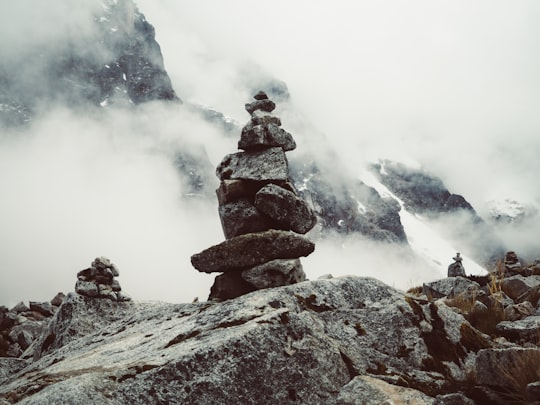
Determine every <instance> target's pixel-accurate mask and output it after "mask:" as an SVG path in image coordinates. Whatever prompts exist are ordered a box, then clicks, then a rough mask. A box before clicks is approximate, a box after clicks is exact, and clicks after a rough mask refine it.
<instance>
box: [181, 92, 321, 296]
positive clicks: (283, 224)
mask: <svg viewBox="0 0 540 405" xmlns="http://www.w3.org/2000/svg"><path fill="white" fill-rule="evenodd" d="M254 98H255V101H254V102H252V103H248V104H246V106H245V107H246V110H247V112H248V113H249V114H250V115H251V119H250V121H249V122H248V123H247V124H246V125H245V126H244V128H243V129H242V133H241V137H240V140H239V142H238V149H241V150H243V151H242V152H238V153H235V154H231V155H227V156H225V157H224V158H223V160H222V161H221V163H220V164H219V166H218V167H217V169H216V174H217V176H218V178H219V179H220V181H221V183H220V186H219V188H218V189H217V190H216V193H217V198H218V202H219V216H220V219H221V225H222V228H223V233H224V234H225V238H226V239H227V240H226V241H225V242H223V243H221V244H219V245H215V246H212V247H210V248H208V249H206V250H204V251H202V252H200V253H197V254H194V255H193V256H192V257H191V263H192V264H193V266H194V267H195V268H196V269H197V270H199V271H202V272H206V273H210V272H223V274H222V275H220V276H217V277H216V280H215V282H214V285H213V286H212V288H211V290H210V297H209V298H210V299H214V300H224V299H230V298H235V297H237V296H239V295H242V294H245V293H247V292H251V291H254V290H257V289H261V288H269V287H279V286H284V285H289V284H294V283H297V282H300V281H303V280H305V274H304V271H303V269H302V265H301V263H300V259H299V257H301V256H307V255H309V254H310V253H311V252H313V250H314V248H315V246H314V244H313V243H312V242H311V241H309V240H308V239H307V238H305V237H303V236H301V234H305V233H306V232H308V231H309V230H310V229H312V228H313V227H314V226H315V223H316V217H315V214H314V213H313V211H312V210H311V208H310V207H309V206H308V205H307V204H306V202H305V201H304V200H302V199H301V198H299V197H298V196H297V193H296V190H295V189H294V186H293V185H292V184H291V183H290V179H289V169H288V162H287V158H286V156H285V152H286V151H290V150H293V149H295V148H296V143H295V141H294V139H293V137H292V136H291V134H289V133H288V132H286V131H284V130H283V129H281V128H280V127H281V120H280V119H279V118H278V117H276V116H274V115H272V111H274V109H275V108H276V105H275V103H274V102H273V101H272V100H270V99H269V98H268V96H267V95H266V93H265V92H263V91H259V92H258V93H257V94H256V95H255V96H254Z"/></svg>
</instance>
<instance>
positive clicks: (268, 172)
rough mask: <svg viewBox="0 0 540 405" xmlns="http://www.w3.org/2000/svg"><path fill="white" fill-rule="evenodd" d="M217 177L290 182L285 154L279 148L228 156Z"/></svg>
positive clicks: (221, 178) (218, 170)
mask: <svg viewBox="0 0 540 405" xmlns="http://www.w3.org/2000/svg"><path fill="white" fill-rule="evenodd" d="M216 175H217V176H218V178H219V179H220V180H229V179H232V180H234V179H240V180H254V181H288V180H289V169H288V163H287V158H286V157H285V152H284V151H283V149H282V148H279V147H277V148H268V149H263V150H259V151H246V152H237V153H233V154H230V155H227V156H225V157H224V158H223V160H222V161H221V163H220V164H219V165H218V167H217V169H216Z"/></svg>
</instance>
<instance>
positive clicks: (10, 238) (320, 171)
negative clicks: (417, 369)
mask: <svg viewBox="0 0 540 405" xmlns="http://www.w3.org/2000/svg"><path fill="white" fill-rule="evenodd" d="M139 3H140V2H139ZM81 4H82V6H81V9H80V10H78V12H77V18H76V21H77V22H78V26H77V27H74V26H73V25H71V24H64V23H63V22H61V21H60V22H59V23H58V25H59V26H60V27H59V28H58V30H57V31H54V30H53V31H54V32H53V33H51V34H50V35H49V36H47V37H43V38H39V37H38V36H37V35H36V36H34V37H31V38H29V39H28V40H27V41H25V40H24V38H19V40H20V49H18V50H14V49H9V50H8V49H4V50H3V53H4V56H5V57H4V58H2V62H0V83H2V86H1V87H0V126H1V128H2V136H1V139H0V142H2V146H3V149H4V152H3V157H4V158H5V159H4V163H3V166H2V171H3V174H2V176H1V177H0V182H1V186H2V188H3V189H4V190H6V193H7V194H6V195H7V198H4V202H3V206H2V218H3V220H4V223H6V226H5V227H4V228H3V229H2V230H1V231H0V232H1V240H2V247H1V249H2V250H1V252H2V256H3V257H5V258H6V259H5V260H6V262H7V265H8V266H7V267H9V269H8V270H4V271H5V272H6V274H4V275H3V278H4V279H5V278H6V277H8V278H9V279H11V280H14V279H16V278H17V276H16V275H17V274H21V275H23V276H22V277H23V278H24V279H25V283H24V285H25V288H30V289H32V287H30V284H31V283H32V282H35V283H36V284H38V285H40V286H42V287H41V288H43V289H48V291H47V292H46V293H44V294H45V295H46V296H47V297H48V296H49V295H51V291H50V289H51V288H55V289H56V288H62V287H61V286H59V287H54V286H53V285H52V284H53V283H52V281H53V280H55V279H57V278H58V276H57V274H58V273H59V272H65V273H68V274H71V273H72V272H73V266H77V263H78V262H81V263H84V262H86V261H87V257H88V256H90V257H93V256H96V255H101V254H106V255H109V256H111V257H112V258H113V260H116V261H118V260H119V259H120V262H122V261H123V260H125V263H126V265H122V266H121V267H122V268H126V267H127V268H129V269H130V270H128V274H126V277H128V278H129V277H132V278H131V279H129V280H130V281H126V282H124V284H125V286H126V290H127V291H131V292H132V294H133V295H137V294H142V295H144V297H143V298H151V297H154V298H158V299H159V298H167V299H169V300H172V298H171V297H172V296H174V294H175V293H174V291H175V288H176V289H177V290H176V291H178V289H179V288H180V287H179V286H175V285H174V284H184V283H186V285H187V284H189V283H187V282H183V281H179V280H185V279H186V278H188V279H189V278H190V276H189V275H187V274H188V273H189V271H190V270H189V261H188V257H189V256H188V255H189V253H190V249H191V252H194V251H196V250H197V249H199V246H205V245H206V244H207V241H211V242H213V243H215V242H217V241H219V240H220V238H221V233H220V232H221V231H220V230H219V228H218V226H217V223H218V221H216V213H215V205H216V203H215V197H214V190H215V188H216V185H217V179H216V178H215V176H214V169H215V166H216V164H217V163H218V162H219V159H220V158H221V156H223V155H224V154H225V153H230V152H233V151H234V149H235V148H236V140H237V138H238V136H239V131H240V128H241V126H242V123H241V120H244V119H247V115H246V116H241V115H237V114H235V113H234V112H235V111H237V110H241V108H242V105H241V104H240V103H237V104H240V105H236V106H235V107H231V108H230V109H229V110H228V111H220V109H219V108H216V107H215V106H214V105H212V104H213V101H214V100H215V99H214V98H211V97H210V98H209V100H205V99H204V98H202V97H199V98H198V99H195V98H194V97H192V94H193V88H194V87H196V86H198V85H199V86H200V87H201V89H204V88H206V87H207V86H209V85H210V86H215V85H216V84H215V83H213V82H212V80H211V78H210V77H208V80H209V83H206V82H204V81H201V82H197V83H191V88H190V89H189V91H188V93H189V96H188V97H184V95H183V92H182V88H179V87H177V85H176V84H175V82H174V79H171V77H173V78H174V77H176V76H178V75H179V74H181V72H176V71H175V73H174V75H169V73H168V72H167V70H166V68H165V66H166V65H167V57H166V56H165V58H164V57H163V55H162V53H161V48H160V45H159V44H158V42H157V41H156V37H155V29H154V26H153V25H152V24H150V22H149V21H147V19H146V17H145V15H144V14H143V13H142V12H141V11H140V10H139V9H138V8H137V6H136V5H135V3H134V2H132V1H130V0H115V1H113V0H107V1H101V2H96V1H88V2H82V3H81ZM62 7H69V5H68V3H66V4H63V5H62ZM39 10H40V9H39V8H38V9H36V13H37V11H39ZM15 11H16V10H15ZM15 11H13V10H12V12H13V15H16V13H15ZM49 11H50V10H49ZM142 11H144V10H142ZM44 18H45V17H44ZM30 22H32V23H34V22H35V21H34V20H32V19H31V21H30ZM49 23H50V22H49ZM45 25H47V24H45ZM159 29H160V27H159V26H158V27H157V31H158V37H159ZM15 31H16V30H15V28H13V32H15ZM36 32H37V31H36ZM182 32H183V31H182ZM193 40H194V41H195V42H196V40H195V39H193ZM185 43H186V39H185V38H184V39H183V41H182V44H185ZM193 46H194V45H193ZM199 51H200V50H199ZM199 51H198V52H199ZM206 57H208V58H214V59H213V63H215V64H216V65H219V63H220V61H219V57H218V56H213V55H206ZM191 69H192V67H190V66H187V65H186V66H185V70H186V76H190V75H191V76H192V77H197V76H196V75H195V74H194V73H192V72H190V70H191ZM242 72H243V73H245V74H243V75H242V77H241V78H239V77H237V76H234V77H232V78H231V80H233V81H235V83H234V86H232V88H233V90H231V92H230V93H229V96H230V99H231V102H233V101H234V102H236V101H237V100H242V102H249V101H250V97H251V96H252V95H253V94H254V93H255V92H256V91H258V90H264V91H265V92H267V94H268V95H269V96H270V98H272V99H273V100H274V101H276V103H277V104H278V110H277V112H278V114H280V115H281V117H282V121H283V126H284V127H285V128H286V129H288V130H289V131H290V132H292V133H293V135H295V136H297V139H298V140H299V142H298V144H299V146H298V151H297V152H295V154H293V155H292V156H291V158H290V162H289V163H290V170H291V176H292V180H293V182H294V184H295V186H296V188H297V189H298V191H299V192H300V194H301V195H302V196H303V197H304V198H305V199H306V200H308V201H309V203H310V204H311V205H312V207H313V208H314V210H315V211H316V213H317V215H318V217H319V224H318V226H317V227H316V228H315V229H314V230H313V231H311V233H310V236H311V237H312V238H313V239H315V240H316V241H317V243H318V246H319V251H320V256H319V257H317V255H314V256H313V258H309V259H307V260H306V266H305V267H306V271H307V273H308V277H310V276H311V277H316V276H318V275H322V274H324V273H335V274H340V273H344V274H349V273H353V274H358V275H376V276H378V277H379V278H381V279H382V280H383V281H385V282H388V283H391V284H393V285H395V286H397V287H399V288H407V287H411V286H413V285H416V284H418V283H420V282H421V281H426V280H430V279H435V278H438V277H440V276H444V275H445V273H446V268H447V266H448V265H449V264H450V263H451V258H452V256H453V255H454V254H455V253H456V252H461V253H462V254H463V256H464V258H465V262H464V265H465V268H466V270H467V271H468V272H470V273H476V274H477V273H482V272H484V271H485V270H486V269H489V268H490V266H493V265H494V264H495V262H496V260H497V259H499V258H500V257H501V256H502V255H503V254H504V252H505V251H506V250H516V251H517V252H518V254H520V255H523V258H524V259H525V260H532V259H534V258H535V256H534V255H535V254H536V252H535V251H534V249H533V248H531V243H530V241H529V242H526V243H525V242H524V243H523V245H521V241H518V240H516V242H515V243H511V244H509V243H508V242H509V240H508V238H505V237H504V236H505V234H504V233H501V230H502V231H504V232H508V223H504V224H503V225H504V226H502V225H501V221H499V222H497V221H492V220H491V219H492V218H491V217H490V215H492V216H493V217H495V218H499V219H500V218H502V217H505V216H508V217H509V218H510V216H511V215H513V214H511V213H508V214H503V213H501V212H502V210H501V209H500V208H498V209H496V208H494V207H493V206H492V207H493V208H492V209H491V211H488V210H484V209H483V208H482V209H480V210H478V211H477V210H476V209H475V207H474V206H473V204H472V203H471V202H469V201H468V196H467V195H459V194H456V193H455V192H454V190H452V189H451V188H450V187H449V186H447V185H446V184H445V182H443V180H441V178H440V177H439V176H438V173H444V172H443V171H441V170H440V166H435V167H434V168H433V171H432V168H431V167H430V166H429V165H426V164H420V165H418V163H417V162H415V159H409V156H406V155H403V156H402V160H401V161H400V160H399V159H393V160H387V159H384V158H385V156H380V157H381V158H382V159H380V160H379V159H371V160H370V161H365V159H364V158H362V159H358V162H356V163H354V160H353V161H352V162H353V164H351V159H350V157H349V156H348V154H349V153H350V154H353V155H354V154H355V153H361V150H358V151H357V150H356V148H357V146H356V144H355V142H351V144H350V150H349V151H344V149H347V148H348V145H343V142H342V141H341V139H342V138H341V137H340V138H339V139H340V141H338V142H334V139H333V137H334V134H333V133H329V132H328V131H327V128H324V129H319V128H317V122H318V120H317V119H314V120H313V122H312V121H310V119H311V118H312V117H310V116H306V115H305V114H304V112H303V110H302V108H301V107H300V106H299V105H298V103H297V102H296V100H295V91H294V87H292V88H289V87H288V86H287V84H286V83H285V82H284V81H282V80H280V79H279V78H278V76H279V74H280V72H275V73H274V72H269V70H267V69H262V68H260V67H259V66H257V65H255V64H246V65H245V66H244V68H243V70H242ZM231 76H233V75H232V74H231ZM220 77H221V76H220ZM182 83H183V85H184V86H185V83H184V82H182ZM313 85H314V87H316V86H317V84H316V83H314V84H313ZM185 87H186V86H185ZM228 88H229V87H228ZM234 89H236V90H234ZM234 91H236V92H234ZM204 94H205V91H201V92H200V93H199V95H204ZM181 99H182V100H183V102H182V101H181ZM327 101H328V108H329V109H330V108H331V105H332V104H333V103H335V102H336V100H330V99H329V100H327ZM390 115H391V114H390ZM339 128H340V127H339V125H338V123H337V122H336V131H339V130H340V129H339ZM411 161H412V162H413V163H411V164H409V163H410V162H411ZM403 162H407V164H404V163H403ZM464 181H466V179H464ZM486 181H491V180H490V179H486ZM452 187H459V184H457V183H456V181H455V179H453V181H452ZM531 187H532V186H531ZM464 189H466V188H464ZM509 197H510V196H509ZM475 200H476V201H478V200H477V198H476V197H475ZM519 204H520V203H513V205H514V207H515V206H518V205H519ZM520 206H521V205H520ZM17 207H18V210H17ZM518 211H519V212H518ZM518 211H516V210H514V212H515V213H516V215H513V216H512V218H514V217H515V218H517V217H523V218H528V219H524V220H523V221H521V223H518V222H519V221H509V222H511V223H512V226H513V228H512V232H513V233H516V232H518V231H519V230H520V229H522V228H520V227H528V226H529V225H530V224H534V223H535V222H536V221H537V219H538V215H537V211H535V209H534V204H533V205H532V206H531V208H530V209H528V210H527V215H525V214H524V212H525V211H524V210H521V211H520V210H518ZM490 213H491V214H490ZM522 213H523V214H522ZM128 214H129V215H128ZM486 214H487V215H486ZM101 221H102V222H103V223H102V224H101V225H98V224H97V223H99V222H101ZM502 222H504V221H502ZM506 222H508V221H506ZM210 223H212V224H211V225H210ZM501 226H502V227H501ZM154 227H155V228H154ZM78 239H79V240H78ZM85 245H86V246H85ZM173 246H177V247H178V249H179V251H174V252H172V251H173V250H174V247H173ZM522 246H523V250H521V247H522ZM146 247H147V249H148V250H147V254H146V255H145V254H144V253H143V251H144V249H146ZM96 249H105V250H107V252H102V251H98V252H96V251H95V250H96ZM36 251H38V252H41V255H40V258H39V259H38V258H37V257H28V253H27V252H36ZM83 255H85V256H84V259H82V258H81V257H82V256H83ZM30 256H32V255H30ZM130 256H131V259H129V260H128V259H127V258H128V257H130ZM62 257H66V260H65V264H63V265H61V266H60V267H61V269H62V270H60V269H59V268H56V269H55V267H57V263H55V262H56V260H53V258H56V259H59V258H62ZM61 261H62V260H61ZM310 266H311V271H310ZM67 267H70V268H69V270H68V269H67ZM381 267H385V270H384V272H383V273H381V271H380V269H381ZM43 269H45V272H46V273H49V274H50V275H51V276H50V277H44V276H35V275H33V274H34V273H35V272H39V271H43ZM149 271H150V272H151V274H152V275H150V276H147V275H146V274H147V273H148V272H149ZM175 272H177V273H178V274H176V273H175ZM172 273H175V274H174V276H171V274H172ZM168 277H177V279H174V280H175V281H174V282H173V283H170V282H168V280H169V278H168ZM145 278H149V279H151V281H150V282H149V283H148V284H146V285H145V281H144V280H145ZM32 280H35V281H32ZM130 282H131V285H130ZM14 283H15V285H18V286H20V285H22V284H21V283H17V282H16V281H14ZM193 284H194V285H196V286H197V287H196V288H190V287H188V286H186V287H183V288H184V290H181V291H179V292H178V295H177V296H178V300H180V301H182V300H186V299H189V298H188V295H191V294H193V295H199V294H204V290H205V288H207V284H208V282H207V281H206V280H203V281H201V280H198V281H194V282H193ZM2 285H3V286H7V284H6V283H2ZM165 285H167V286H165ZM130 287H131V288H130ZM21 288H22V287H21ZM21 288H16V289H15V291H17V294H18V295H21V294H22V295H25V294H26V293H22V292H21V290H20V289H21ZM65 289H66V290H69V287H66V288H65ZM10 290H13V289H10ZM158 291H159V292H158ZM164 291H166V292H164ZM153 294H158V296H153ZM2 296H3V297H6V298H5V299H6V300H8V301H10V300H17V299H20V298H22V297H18V298H17V297H15V296H14V295H13V293H12V292H8V289H7V288H5V289H4V288H3V290H2Z"/></svg>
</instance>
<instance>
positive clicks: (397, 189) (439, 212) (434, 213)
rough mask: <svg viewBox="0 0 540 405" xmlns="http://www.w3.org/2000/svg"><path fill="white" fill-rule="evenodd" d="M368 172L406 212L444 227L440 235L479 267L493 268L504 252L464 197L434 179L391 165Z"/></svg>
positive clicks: (385, 163) (378, 166) (409, 169)
mask: <svg viewBox="0 0 540 405" xmlns="http://www.w3.org/2000/svg"><path fill="white" fill-rule="evenodd" d="M371 169H372V171H373V173H374V174H375V175H376V176H377V177H378V179H379V181H380V182H381V183H382V184H384V185H385V186H386V187H388V189H389V190H390V191H391V192H392V193H394V194H395V195H396V196H397V197H398V198H400V199H401V200H402V201H403V203H404V205H405V208H406V209H407V210H408V211H410V212H412V213H416V214H421V215H424V216H426V217H427V218H430V219H432V220H434V221H438V222H442V223H443V224H445V226H443V227H442V231H443V234H444V235H445V236H446V237H448V238H449V239H450V240H453V241H454V242H455V245H456V246H460V248H462V249H463V251H466V252H467V254H469V255H470V256H472V257H473V258H475V259H476V260H477V261H478V262H479V263H482V264H484V265H488V266H493V265H494V264H495V263H496V260H497V258H498V257H501V256H502V255H503V254H504V252H505V251H506V250H508V249H507V248H506V246H504V244H503V242H502V241H501V240H500V239H499V238H498V237H497V236H496V235H495V232H494V229H493V228H492V227H491V226H490V225H489V224H488V223H486V222H485V221H484V220H483V219H482V218H481V217H480V216H479V215H478V214H477V213H476V211H475V210H474V208H473V207H472V205H471V204H470V203H469V202H468V201H467V200H466V199H465V197H463V196H461V195H459V194H453V193H451V192H450V191H449V190H448V189H447V188H446V186H445V185H444V183H443V182H442V180H441V179H439V178H438V177H436V176H434V175H432V174H430V173H428V172H426V171H424V170H417V169H413V168H411V167H407V166H405V165H403V164H401V163H398V162H391V161H384V162H380V163H377V164H373V165H372V167H371Z"/></svg>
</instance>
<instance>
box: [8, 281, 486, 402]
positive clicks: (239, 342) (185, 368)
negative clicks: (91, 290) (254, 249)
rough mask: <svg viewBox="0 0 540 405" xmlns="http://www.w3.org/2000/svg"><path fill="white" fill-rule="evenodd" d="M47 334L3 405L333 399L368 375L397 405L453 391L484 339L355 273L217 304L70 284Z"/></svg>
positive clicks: (451, 316)
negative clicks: (128, 296)
mask: <svg viewBox="0 0 540 405" xmlns="http://www.w3.org/2000/svg"><path fill="white" fill-rule="evenodd" d="M45 335H46V336H45V338H44V340H43V344H42V345H40V349H42V350H41V351H40V352H39V355H38V356H37V357H36V360H35V361H34V362H33V363H32V364H29V365H27V366H26V368H25V369H24V370H21V371H20V372H19V373H18V374H14V375H10V376H8V377H7V379H5V380H4V381H3V382H2V384H0V403H2V401H8V400H9V402H10V403H21V404H24V405H29V404H46V403H47V404H48V403H51V404H52V403H69V404H76V405H77V404H81V405H82V404H87V403H103V404H118V405H120V404H127V403H154V404H158V403H161V404H164V403H183V404H224V403H241V404H247V405H249V404H260V403H268V404H285V403H292V402H295V403H298V404H328V405H335V404H337V403H338V397H339V396H340V395H341V399H342V400H345V395H346V391H349V392H352V393H353V395H354V392H355V391H357V390H358V389H359V388H361V386H363V384H364V383H367V384H368V385H369V387H371V388H370V389H371V390H373V391H377V392H379V393H380V394H381V395H385V396H388V397H390V398H391V399H392V401H394V403H400V401H401V403H411V402H410V401H409V402H407V401H405V399H406V398H409V399H411V401H412V398H418V399H419V400H420V399H421V400H422V401H428V400H429V398H428V397H434V396H436V395H442V394H449V393H453V392H455V387H456V384H454V383H452V380H451V379H452V378H453V377H452V376H457V375H459V374H460V372H459V371H460V370H465V369H466V368H467V366H468V363H469V360H470V357H471V356H472V355H473V354H474V351H477V350H478V349H479V348H481V347H482V346H483V345H484V344H483V343H482V341H481V339H480V338H479V335H477V334H475V332H474V330H472V329H471V328H470V325H468V323H467V322H466V321H465V320H464V319H463V318H462V317H460V316H459V315H457V314H455V313H453V312H452V311H450V310H445V309H444V306H437V305H435V304H434V303H427V302H425V301H422V300H414V299H412V298H411V297H408V296H406V295H405V294H404V293H403V292H401V291H398V290H396V289H394V288H392V287H389V286H387V285H385V284H383V283H382V282H380V281H377V280H375V279H370V278H358V277H343V278H333V279H327V280H317V281H311V282H304V283H298V284H294V285H291V286H286V287H280V288H272V289H264V290H259V291H254V292H251V293H249V294H246V295H243V296H241V297H238V298H236V299H232V300H228V301H224V302H220V303H210V302H200V303H193V304H166V303H159V302H140V303H138V302H130V303H119V302H114V301H110V300H96V299H91V298H87V297H82V296H79V295H76V294H70V295H68V296H67V297H66V299H65V301H64V303H63V304H62V306H61V308H60V309H59V311H58V313H57V315H55V318H54V322H52V323H51V325H50V327H49V329H48V331H47V333H46V334H45ZM357 376H363V377H369V378H362V379H361V381H359V380H360V379H355V377H357ZM379 380H380V381H379ZM351 381H354V382H352V383H351ZM349 383H351V385H349ZM404 387H407V388H408V389H405V388H404ZM414 390H416V391H414ZM418 391H421V392H423V393H424V394H425V395H424V394H421V393H420V392H418ZM348 398H351V395H349V396H348ZM420 403H421V402H420Z"/></svg>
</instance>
